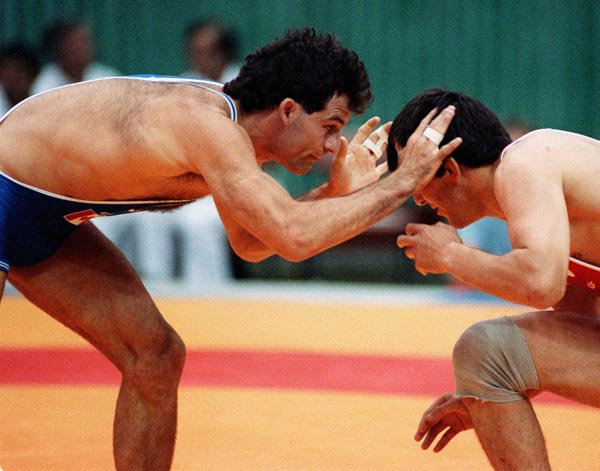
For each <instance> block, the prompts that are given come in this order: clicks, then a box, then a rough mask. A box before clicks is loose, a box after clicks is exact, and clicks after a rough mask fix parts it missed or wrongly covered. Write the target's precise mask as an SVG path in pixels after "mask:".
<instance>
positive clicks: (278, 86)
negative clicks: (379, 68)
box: [223, 28, 373, 114]
mask: <svg viewBox="0 0 600 471" xmlns="http://www.w3.org/2000/svg"><path fill="white" fill-rule="evenodd" d="M223 91H224V92H225V93H226V94H228V95H230V96H231V97H232V98H235V99H237V100H239V101H240V104H241V107H242V109H243V110H244V111H246V112H249V111H253V110H264V109H267V108H269V107H271V106H274V105H278V104H279V103H281V101H282V100H284V99H285V98H292V99H294V100H296V101H297V102H298V103H300V104H301V105H302V106H303V108H304V109H305V111H306V112H307V113H313V112H315V111H320V110H322V109H323V108H324V107H325V105H326V103H327V102H328V101H329V99H331V98H332V97H333V95H334V94H336V93H337V94H339V95H347V96H348V99H349V101H348V103H349V106H350V110H351V111H352V112H353V113H356V114H360V113H362V112H364V111H365V109H366V108H367V107H368V106H369V105H370V104H371V102H372V100H373V94H372V92H371V85H370V83H369V77H368V74H367V71H366V68H365V66H364V64H363V63H362V62H361V61H360V59H359V58H358V55H357V54H356V53H355V52H353V51H350V50H349V49H346V48H345V47H344V46H342V44H341V43H340V41H339V40H338V39H337V38H335V37H334V36H333V35H331V34H324V35H322V34H317V32H316V31H315V29H314V28H302V29H297V30H293V31H290V32H288V33H287V34H286V35H285V36H283V37H281V38H278V39H276V40H275V41H273V42H271V43H269V44H267V45H266V46H263V47H261V48H259V49H258V50H256V51H255V52H253V53H252V54H250V55H248V56H247V57H246V59H245V61H244V64H243V66H242V68H241V70H240V73H239V75H238V77H237V78H235V79H234V80H232V81H230V82H228V83H226V84H225V86H224V88H223Z"/></svg>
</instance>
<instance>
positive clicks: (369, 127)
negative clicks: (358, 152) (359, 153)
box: [350, 116, 381, 145]
mask: <svg viewBox="0 0 600 471" xmlns="http://www.w3.org/2000/svg"><path fill="white" fill-rule="evenodd" d="M380 121H381V119H380V118H379V117H378V116H374V117H372V118H370V119H369V120H367V122H366V123H364V124H363V125H361V126H360V127H359V128H358V131H356V134H355V135H354V137H353V138H352V141H351V142H350V144H351V145H352V144H362V143H363V142H365V139H366V138H367V137H368V136H369V134H370V133H371V131H373V129H374V128H375V126H377V125H378V124H379V122H380Z"/></svg>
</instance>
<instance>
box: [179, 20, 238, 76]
mask: <svg viewBox="0 0 600 471" xmlns="http://www.w3.org/2000/svg"><path fill="white" fill-rule="evenodd" d="M185 52H186V60H187V70H186V71H185V72H183V73H182V74H181V75H182V76H184V77H190V78H204V79H208V80H213V81H215V82H221V83H225V82H228V81H230V80H232V79H234V78H235V77H236V76H237V74H238V72H239V69H240V65H239V63H237V56H238V37H237V34H236V33H235V31H233V29H230V28H227V27H225V26H223V25H222V24H220V23H218V22H216V21H209V20H199V21H194V22H193V23H191V24H190V25H189V26H188V27H187V28H186V30H185Z"/></svg>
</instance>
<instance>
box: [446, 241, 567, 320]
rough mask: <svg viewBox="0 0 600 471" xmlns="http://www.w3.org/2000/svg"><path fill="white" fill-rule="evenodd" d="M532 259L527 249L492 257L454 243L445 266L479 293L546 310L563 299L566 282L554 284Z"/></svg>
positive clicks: (545, 271)
mask: <svg viewBox="0 0 600 471" xmlns="http://www.w3.org/2000/svg"><path fill="white" fill-rule="evenodd" d="M530 260H531V257H529V256H528V254H526V249H517V250H512V251H511V252H509V253H507V254H504V255H493V254H489V253H486V252H483V251H481V250H478V249H475V248H472V247H469V246H467V245H464V244H462V243H457V242H453V243H451V244H448V246H447V251H446V256H445V265H446V267H447V270H446V271H447V273H450V274H452V275H453V276H455V277H456V278H458V279H460V280H462V281H463V282H465V283H467V284H469V285H471V286H473V287H474V288H476V289H478V290H480V291H484V292H486V293H489V294H491V295H493V296H496V297H499V298H502V299H505V300H507V301H510V302H513V303H516V304H522V305H527V306H534V307H537V308H541V309H545V308H547V307H549V306H551V305H552V304H553V303H554V302H556V301H557V299H560V297H562V294H560V291H561V289H562V288H564V285H565V284H566V280H565V281H564V282H563V283H562V284H561V283H560V282H558V283H556V282H552V279H551V278H552V277H551V274H550V273H548V272H547V270H544V269H543V267H540V266H535V265H533V264H532V263H530Z"/></svg>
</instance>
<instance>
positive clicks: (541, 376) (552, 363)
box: [464, 311, 600, 470]
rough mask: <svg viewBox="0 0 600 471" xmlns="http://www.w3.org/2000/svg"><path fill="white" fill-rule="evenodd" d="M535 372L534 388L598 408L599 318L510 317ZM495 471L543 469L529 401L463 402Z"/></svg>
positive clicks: (573, 314)
mask: <svg viewBox="0 0 600 471" xmlns="http://www.w3.org/2000/svg"><path fill="white" fill-rule="evenodd" d="M513 320H514V321H515V323H516V324H517V325H518V326H519V328H520V329H521V331H522V332H523V335H524V337H525V340H526V341H527V345H528V347H529V351H530V352H531V357H532V359H533V362H534V364H535V369H536V371H537V375H538V380H539V388H540V390H541V391H550V392H553V393H556V394H559V395H561V396H564V397H567V398H570V399H573V400H576V401H579V402H582V403H585V404H589V405H592V406H596V407H600V374H599V373H600V317H598V316H596V315H593V314H582V313H576V312H567V311H557V312H553V311H544V312H534V313H529V314H523V315H521V316H516V317H514V318H513ZM464 402H465V405H466V406H467V409H468V410H469V414H470V416H471V420H472V422H473V425H474V428H475V431H476V433H477V436H478V438H479V440H480V442H481V445H482V447H483V448H484V450H485V452H486V454H487V456H488V458H489V459H490V462H491V463H492V465H493V466H494V469H496V470H548V469H550V465H549V463H548V457H547V452H546V447H545V444H544V439H543V435H542V431H541V429H540V426H539V422H538V420H537V418H536V415H535V413H534V411H533V409H532V407H531V404H530V403H529V401H528V400H521V401H516V402H508V403H497V402H496V403H495V402H483V401H479V400H474V399H465V400H464Z"/></svg>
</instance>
